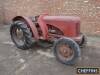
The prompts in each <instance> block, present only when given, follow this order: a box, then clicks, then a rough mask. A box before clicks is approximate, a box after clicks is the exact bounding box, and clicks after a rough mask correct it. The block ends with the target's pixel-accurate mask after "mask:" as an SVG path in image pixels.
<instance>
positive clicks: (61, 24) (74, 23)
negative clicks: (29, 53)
mask: <svg viewBox="0 0 100 75" xmlns="http://www.w3.org/2000/svg"><path fill="white" fill-rule="evenodd" d="M16 20H23V21H24V22H26V23H27V25H28V27H30V28H31V30H32V33H33V35H34V36H33V38H34V37H35V39H36V40H38V39H41V37H42V39H44V40H48V39H49V37H51V38H52V37H53V38H54V37H55V36H57V37H70V38H73V39H75V40H77V39H79V40H80V18H79V17H72V16H48V15H47V14H44V15H40V16H39V17H38V19H37V23H38V25H39V27H40V29H41V31H42V36H40V35H39V33H38V29H37V27H36V25H35V24H34V22H32V20H31V19H30V18H28V17H24V16H17V17H15V18H13V21H16ZM48 25H51V26H53V27H56V28H58V29H59V30H60V31H61V32H62V33H63V35H56V34H54V35H52V34H51V35H50V34H49V32H48Z"/></svg>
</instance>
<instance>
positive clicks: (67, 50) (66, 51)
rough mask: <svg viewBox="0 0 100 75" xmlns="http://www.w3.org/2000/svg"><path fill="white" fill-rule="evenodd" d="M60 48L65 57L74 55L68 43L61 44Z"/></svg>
mask: <svg viewBox="0 0 100 75" xmlns="http://www.w3.org/2000/svg"><path fill="white" fill-rule="evenodd" d="M59 49H60V53H61V55H62V56H63V57H65V58H68V57H71V56H72V55H73V50H72V49H71V48H70V47H69V46H68V45H61V46H60V48H59Z"/></svg>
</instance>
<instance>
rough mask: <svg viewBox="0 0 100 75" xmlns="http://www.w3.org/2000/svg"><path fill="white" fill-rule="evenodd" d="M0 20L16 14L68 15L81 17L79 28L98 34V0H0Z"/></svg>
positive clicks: (99, 16) (99, 19)
mask: <svg viewBox="0 0 100 75" xmlns="http://www.w3.org/2000/svg"><path fill="white" fill-rule="evenodd" d="M0 1H1V2H0V3H1V4H0V17H1V18H0V22H4V23H8V22H9V21H10V20H11V19H12V18H13V17H14V16H16V15H24V16H34V15H38V14H41V13H43V12H48V13H49V14H50V15H66V16H67V15H68V16H69V15H70V16H79V17H80V18H81V30H82V32H84V33H86V34H89V35H100V23H99V21H100V0H9V1H8V0H0Z"/></svg>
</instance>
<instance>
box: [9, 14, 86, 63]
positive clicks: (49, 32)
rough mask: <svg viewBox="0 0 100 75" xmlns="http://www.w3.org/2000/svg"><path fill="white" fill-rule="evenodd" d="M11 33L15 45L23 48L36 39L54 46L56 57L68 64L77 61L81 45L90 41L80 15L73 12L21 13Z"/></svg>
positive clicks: (14, 21) (26, 47)
mask: <svg viewBox="0 0 100 75" xmlns="http://www.w3.org/2000/svg"><path fill="white" fill-rule="evenodd" d="M10 34H11V39H12V41H13V42H14V43H15V45H16V46H17V47H18V48H20V49H23V50H26V49H29V48H31V47H32V46H33V45H35V44H36V43H37V44H39V45H41V46H44V47H49V46H52V48H53V51H54V55H55V57H56V58H57V60H59V61H60V62H61V63H64V64H74V63H75V60H76V59H77V58H78V57H79V56H80V47H79V46H83V45H85V43H86V39H85V36H84V35H83V34H82V33H80V18H79V17H73V16H48V15H47V14H42V15H39V16H34V17H24V16H17V17H14V18H13V20H12V24H11V28H10Z"/></svg>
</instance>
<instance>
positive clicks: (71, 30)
mask: <svg viewBox="0 0 100 75" xmlns="http://www.w3.org/2000/svg"><path fill="white" fill-rule="evenodd" d="M43 20H44V21H45V23H46V24H50V25H53V26H54V27H56V28H58V29H60V30H61V31H62V32H63V34H64V36H66V37H76V36H78V35H79V33H80V18H79V17H71V16H44V17H43Z"/></svg>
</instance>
